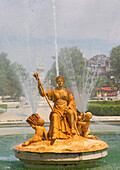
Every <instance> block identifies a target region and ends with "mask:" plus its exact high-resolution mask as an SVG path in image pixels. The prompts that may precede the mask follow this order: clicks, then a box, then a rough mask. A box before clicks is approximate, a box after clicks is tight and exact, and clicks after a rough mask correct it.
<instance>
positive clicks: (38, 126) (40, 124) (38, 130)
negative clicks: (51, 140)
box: [22, 113, 47, 146]
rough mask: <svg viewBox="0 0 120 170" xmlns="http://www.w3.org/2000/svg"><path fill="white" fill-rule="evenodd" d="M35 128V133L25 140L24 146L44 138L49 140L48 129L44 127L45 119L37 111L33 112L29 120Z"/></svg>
mask: <svg viewBox="0 0 120 170" xmlns="http://www.w3.org/2000/svg"><path fill="white" fill-rule="evenodd" d="M26 122H28V123H29V124H30V125H31V126H32V128H33V129H35V135H34V136H33V137H32V138H31V139H29V140H28V141H26V142H24V143H23V144H22V146H27V145H29V144H31V143H34V142H38V141H41V140H43V139H46V140H47V131H46V129H45V127H44V120H43V119H42V118H41V117H40V116H39V115H38V114H37V113H36V114H32V115H31V116H30V117H29V118H28V119H27V120H26Z"/></svg>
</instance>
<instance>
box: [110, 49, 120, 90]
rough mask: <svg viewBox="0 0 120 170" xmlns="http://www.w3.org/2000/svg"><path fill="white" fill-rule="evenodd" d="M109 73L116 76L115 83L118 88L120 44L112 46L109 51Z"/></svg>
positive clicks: (119, 78)
mask: <svg viewBox="0 0 120 170" xmlns="http://www.w3.org/2000/svg"><path fill="white" fill-rule="evenodd" d="M110 60H111V69H112V71H111V73H112V75H113V76H115V78H116V85H117V87H118V88H119V80H120V46H117V47H114V48H112V50H111V51H110Z"/></svg>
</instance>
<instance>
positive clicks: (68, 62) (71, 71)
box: [47, 47, 86, 87]
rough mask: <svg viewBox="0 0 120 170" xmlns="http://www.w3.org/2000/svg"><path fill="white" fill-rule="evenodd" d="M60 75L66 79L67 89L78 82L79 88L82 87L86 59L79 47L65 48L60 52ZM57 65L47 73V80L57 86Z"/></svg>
mask: <svg viewBox="0 0 120 170" xmlns="http://www.w3.org/2000/svg"><path fill="white" fill-rule="evenodd" d="M58 63H59V74H60V75H63V76H64V77H65V79H66V83H65V87H69V86H71V82H76V83H77V86H82V80H83V78H84V75H85V71H86V67H85V64H86V59H85V58H83V56H82V52H81V51H80V50H79V49H77V47H70V48H68V47H64V48H62V49H61V50H60V52H59V57H58ZM55 66H56V64H55V62H54V63H53V65H52V68H51V69H50V70H49V71H48V73H47V79H51V82H52V85H53V86H56V83H55V78H56V67H55Z"/></svg>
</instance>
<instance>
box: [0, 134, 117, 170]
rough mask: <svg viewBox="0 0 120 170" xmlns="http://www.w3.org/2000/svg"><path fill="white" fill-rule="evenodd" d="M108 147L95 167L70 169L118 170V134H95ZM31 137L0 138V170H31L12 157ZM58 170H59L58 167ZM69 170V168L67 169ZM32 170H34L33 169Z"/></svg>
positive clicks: (13, 136) (12, 136) (74, 169)
mask: <svg viewBox="0 0 120 170" xmlns="http://www.w3.org/2000/svg"><path fill="white" fill-rule="evenodd" d="M95 135H96V136H97V137H98V138H100V139H101V140H104V141H105V142H106V143H107V144H108V145H109V148H108V156H106V157H105V158H102V159H100V160H98V161H96V163H95V165H92V166H89V167H84V168H71V169H73V170H78V169H85V170H90V169H92V170H119V169H120V133H114V134H108V133H107V134H95ZM32 136H33V135H32ZM29 138H31V135H11V136H0V169H1V170H8V169H11V170H28V169H29V170H32V168H25V167H24V164H23V163H22V162H20V161H19V160H18V159H16V158H15V156H14V151H13V147H14V146H15V145H17V144H19V143H23V142H24V141H26V140H27V139H29ZM58 169H60V168H59V167H58ZM67 169H70V168H67ZM33 170H34V169H33Z"/></svg>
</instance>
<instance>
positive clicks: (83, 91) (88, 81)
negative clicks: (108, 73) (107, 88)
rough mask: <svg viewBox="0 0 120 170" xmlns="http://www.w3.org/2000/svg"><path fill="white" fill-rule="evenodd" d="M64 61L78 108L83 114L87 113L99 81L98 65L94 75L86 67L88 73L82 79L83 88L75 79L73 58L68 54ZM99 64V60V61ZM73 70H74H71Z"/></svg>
mask: <svg viewBox="0 0 120 170" xmlns="http://www.w3.org/2000/svg"><path fill="white" fill-rule="evenodd" d="M63 61H64V63H63V64H64V68H65V69H66V72H67V78H68V81H69V82H70V85H69V88H70V89H71V90H72V92H73V94H74V96H75V101H76V107H77V109H79V110H80V111H81V112H85V111H86V109H87V104H88V100H89V99H90V95H91V92H92V90H93V88H94V86H95V84H96V82H97V79H98V77H99V74H100V71H99V70H98V64H97V65H96V68H95V70H94V73H92V74H91V72H90V70H89V68H87V67H86V66H85V70H84V72H85V71H87V73H84V76H83V77H84V78H82V80H81V81H82V82H81V85H82V86H81V87H80V86H79V85H78V84H77V81H76V77H75V70H74V67H73V64H72V58H71V55H70V54H69V53H68V55H67V56H66V55H64V56H63ZM97 63H99V59H98V61H97ZM71 68H72V69H71Z"/></svg>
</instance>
